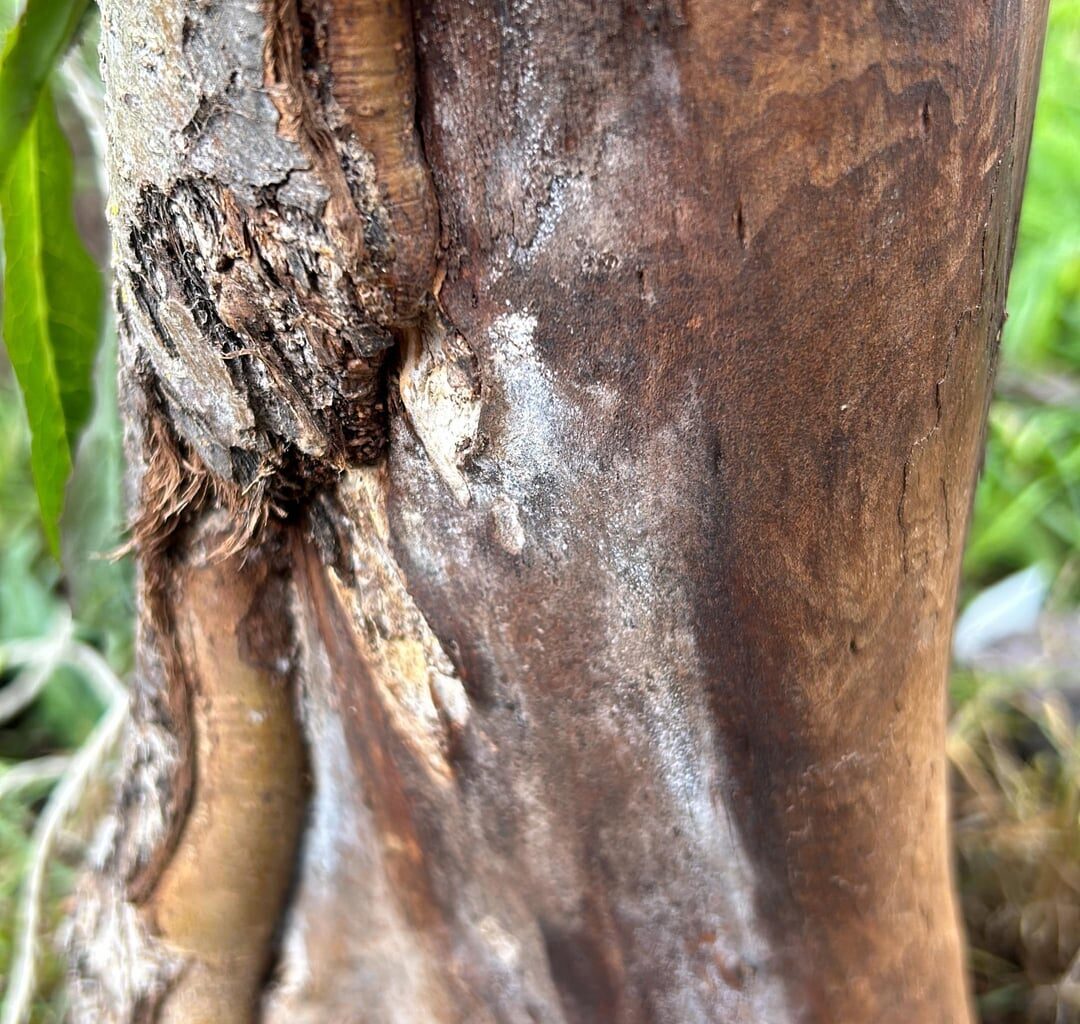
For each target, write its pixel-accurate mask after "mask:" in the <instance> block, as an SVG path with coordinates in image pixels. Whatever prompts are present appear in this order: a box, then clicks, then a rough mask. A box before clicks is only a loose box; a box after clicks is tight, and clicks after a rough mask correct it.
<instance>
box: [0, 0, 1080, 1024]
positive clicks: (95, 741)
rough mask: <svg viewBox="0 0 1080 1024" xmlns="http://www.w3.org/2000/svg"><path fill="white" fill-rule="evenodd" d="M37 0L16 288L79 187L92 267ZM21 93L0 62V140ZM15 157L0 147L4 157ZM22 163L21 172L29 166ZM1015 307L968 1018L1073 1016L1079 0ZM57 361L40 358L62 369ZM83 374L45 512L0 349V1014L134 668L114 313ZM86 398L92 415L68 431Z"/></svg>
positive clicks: (94, 245)
mask: <svg viewBox="0 0 1080 1024" xmlns="http://www.w3.org/2000/svg"><path fill="white" fill-rule="evenodd" d="M48 3H52V4H53V8H52V9H51V17H52V19H53V20H52V21H50V22H49V23H48V24H49V25H51V26H53V27H55V25H57V24H60V21H58V20H57V19H60V18H61V15H62V16H63V18H66V19H67V22H64V24H67V23H68V22H70V23H71V24H76V23H79V22H80V21H81V29H80V31H79V33H78V37H79V41H78V43H77V45H76V47H75V49H74V50H73V52H71V53H70V54H69V55H68V56H67V58H66V59H65V61H64V63H63V64H62V65H61V66H60V67H58V69H57V70H55V71H54V72H52V74H51V80H50V86H51V93H52V96H53V97H54V98H55V109H56V113H57V115H58V117H59V121H60V124H61V125H62V126H63V128H64V132H65V135H66V137H67V139H68V141H69V143H70V147H71V150H72V152H73V155H74V164H73V174H72V176H71V179H70V182H69V183H68V185H65V184H64V181H63V180H61V182H60V187H59V191H58V190H57V187H56V180H57V179H56V173H57V172H56V166H57V164H56V161H60V162H61V163H62V162H63V161H64V160H65V159H66V158H65V156H64V153H63V147H61V149H60V151H59V152H57V148H56V146H55V144H54V143H55V140H54V141H53V144H52V149H50V148H49V146H50V141H49V138H48V137H47V136H42V137H41V138H40V139H39V142H40V145H39V148H38V150H37V153H38V156H39V158H40V159H39V162H38V165H37V169H36V170H35V172H34V173H38V174H41V175H45V176H47V175H50V174H51V175H52V178H51V179H49V181H46V182H45V184H46V186H47V187H46V188H45V189H44V193H41V192H40V190H39V194H38V200H37V202H38V206H36V207H33V208H32V209H31V208H30V207H29V206H28V205H27V204H28V202H29V200H27V198H26V197H27V196H28V195H30V196H31V198H33V194H32V191H31V192H28V191H27V189H26V188H25V187H23V188H22V190H21V191H20V189H19V188H18V187H15V188H13V187H12V185H11V180H10V179H11V175H12V170H11V168H10V167H9V168H8V172H7V174H8V182H7V183H6V184H5V185H4V187H3V188H2V189H0V208H2V210H0V212H2V214H3V217H4V221H5V229H6V232H7V239H6V241H7V242H8V243H9V258H8V267H7V268H6V269H7V271H8V274H9V277H8V280H9V281H10V273H11V270H12V260H11V257H10V251H11V249H10V245H11V243H12V239H15V238H21V237H25V236H26V232H28V231H29V232H30V233H31V237H32V234H33V231H34V230H36V229H35V223H36V222H35V221H34V220H33V217H36V218H37V221H39V222H41V223H38V224H37V229H40V228H41V224H43V223H44V222H45V221H46V220H47V219H48V218H49V217H54V218H55V217H56V216H61V217H62V216H66V215H67V213H68V212H70V211H67V210H65V209H60V210H59V211H56V210H53V211H52V212H50V211H49V210H47V209H46V208H45V207H46V205H47V202H45V201H44V200H42V199H41V194H46V199H47V198H48V196H51V197H52V198H53V199H55V198H56V196H57V195H59V196H60V197H61V199H62V201H63V202H66V203H67V204H68V205H72V203H73V208H74V213H75V217H76V220H77V221H78V225H79V230H80V234H81V236H82V238H83V239H84V241H85V243H86V245H87V248H88V249H89V250H90V252H91V253H92V254H93V256H94V257H95V260H96V263H97V265H98V266H104V265H105V263H106V262H107V260H106V251H107V246H106V241H105V233H104V227H103V224H102V217H101V210H102V209H103V205H104V204H103V198H102V190H101V183H100V173H101V172H100V154H99V152H98V144H97V142H96V139H97V135H98V132H99V130H100V129H99V124H100V120H99V118H100V102H101V97H100V83H99V82H98V80H97V77H96V76H97V71H96V57H95V45H94V44H95V40H94V23H93V20H92V17H91V16H87V15H83V13H82V10H81V9H80V8H79V6H78V4H74V5H72V4H71V3H68V4H67V5H66V6H64V5H63V4H62V3H56V2H54V0H43V4H48ZM84 6H85V5H84ZM14 13H15V11H14V0H0V30H3V29H6V28H7V27H9V26H10V25H11V24H12V23H13V21H14ZM46 34H47V33H46ZM54 35H55V33H54ZM10 38H11V37H10V36H9V39H10ZM65 41H66V40H65ZM38 42H40V40H38ZM45 43H46V44H48V43H49V41H48V39H46V40H45ZM12 45H13V44H11V43H10V42H9V45H8V54H9V56H10V53H11V50H12ZM42 45H45V44H42ZM49 45H52V44H49ZM5 60H7V58H5ZM8 77H9V78H10V76H8ZM20 82H22V84H21V85H20V86H19V89H20V90H21V93H20V95H22V94H23V93H25V92H26V90H25V88H24V87H23V86H24V85H25V82H24V81H23V80H20ZM4 89H7V90H8V94H7V96H5V95H4V94H3V90H4ZM15 91H18V90H13V87H12V86H11V83H10V81H9V80H8V79H6V78H5V77H4V74H3V71H2V69H0V144H2V143H3V142H5V141H6V137H5V135H4V132H5V130H6V129H5V125H6V123H7V122H6V121H5V118H8V117H9V115H10V114H11V108H12V106H13V101H12V96H14V94H15ZM32 99H33V102H35V103H37V102H40V100H39V99H38V97H37V96H36V95H35V96H34V97H32ZM48 102H49V103H50V104H51V103H52V102H53V101H52V100H51V99H50V100H48ZM35 123H37V122H35ZM47 127H48V126H46V128H47ZM24 145H25V144H24V143H20V146H24ZM10 155H11V154H4V153H0V171H2V170H3V167H4V166H5V165H6V164H8V163H10V162H11V161H10V160H9V159H8V157H9V156H10ZM50 161H52V162H51V163H50ZM62 170H63V169H62V168H61V172H60V178H61V179H63V178H64V175H63V173H62ZM15 172H16V173H24V174H25V173H27V171H26V166H25V164H24V165H23V167H22V171H21V172H20V171H19V168H18V167H16V168H15ZM42 180H44V178H43V179H42ZM23 184H24V185H25V181H24V182H23ZM68 186H70V188H68ZM20 197H21V198H20ZM28 210H29V214H28ZM31 214H32V215H33V216H31V217H30V220H28V219H27V218H28V216H30V215H31ZM45 255H47V254H45ZM42 259H43V261H44V259H45V256H43V257H42ZM43 265H44V262H43ZM45 270H46V271H48V267H46V268H45ZM55 270H56V268H53V271H54V276H55ZM43 274H44V272H43ZM88 274H89V277H88ZM96 276H97V272H96V271H94V270H93V267H92V265H91V267H90V270H89V271H88V270H87V267H86V266H85V265H80V266H76V267H75V268H74V269H73V270H72V269H71V268H68V270H67V276H66V277H61V278H60V287H59V290H57V285H56V283H55V282H54V283H52V284H50V281H49V278H48V276H47V274H44V276H43V280H44V282H45V293H44V294H46V298H47V299H49V300H50V301H51V302H52V303H53V305H54V306H56V307H58V308H59V307H64V308H67V307H71V306H75V307H79V306H80V303H81V306H82V310H83V315H84V317H85V316H86V315H95V314H94V311H93V310H92V309H89V312H88V297H89V298H90V299H92V298H93V289H94V288H95V287H99V285H95V282H94V280H93V278H95V277H96ZM39 283H40V282H39ZM49 287H52V288H53V291H52V292H49V291H48V288H49ZM12 289H13V286H12V285H9V291H11V290H12ZM76 291H79V292H80V294H79V295H74V294H73V293H74V292H76ZM84 300H87V301H84ZM95 301H96V300H95ZM7 305H8V306H9V308H8V309H6V310H5V323H6V325H7V331H8V334H9V335H10V337H9V338H8V339H7V340H8V345H9V349H10V350H11V352H12V354H13V356H16V355H17V353H16V348H17V345H18V343H19V342H18V339H17V338H15V335H14V333H13V332H14V331H15V330H20V331H25V330H26V329H29V328H26V327H25V324H26V323H28V322H29V321H26V320H25V319H24V320H23V321H13V320H12V319H11V318H10V316H11V308H10V303H8V304H7ZM50 308H52V307H50ZM1009 310H1010V319H1009V322H1008V325H1007V328H1006V332H1005V337H1004V341H1003V345H1002V352H1001V363H1000V367H999V374H998V387H997V397H996V399H995V402H994V404H993V406H992V408H991V412H990V424H989V429H988V443H987V453H986V462H985V468H984V472H983V476H982V480H981V483H980V486H979V490H978V495H977V498H976V502H975V510H974V520H973V524H972V527H971V532H970V536H969V540H968V547H967V554H966V558H965V563H964V585H963V597H962V603H963V606H964V611H963V614H962V616H961V620H960V622H959V624H958V628H957V639H956V661H957V665H956V669H955V671H954V675H953V681H952V693H953V707H954V711H953V718H952V723H951V727H950V739H949V753H950V757H951V758H952V761H953V763H954V766H955V769H956V770H955V773H954V774H955V783H954V785H955V799H954V805H955V818H956V848H957V864H958V872H959V880H960V886H961V893H962V899H963V908H964V914H965V917H966V920H967V924H968V930H969V937H970V944H971V950H970V957H971V966H972V972H973V977H974V982H975V986H976V991H977V995H978V999H979V1007H980V1012H981V1014H982V1017H983V1020H984V1021H986V1022H988V1024H1020V1022H1024V1024H1028V1022H1030V1024H1072V1022H1080V740H1078V734H1077V726H1076V715H1077V713H1078V712H1080V613H1078V611H1077V606H1078V603H1080V0H1053V4H1052V9H1051V16H1050V32H1049V37H1048V40H1047V46H1046V58H1045V64H1044V70H1043V79H1042V88H1041V93H1040V98H1039V106H1038V113H1037V117H1036V124H1035V136H1034V143H1033V148H1032V157H1031V165H1030V171H1029V176H1028V185H1027V192H1026V196H1025V200H1024V209H1023V216H1022V220H1021V230H1020V242H1019V247H1018V251H1017V255H1016V263H1015V267H1014V270H1013V277H1012V286H1011V290H1010V295H1009ZM54 319H55V318H54ZM61 319H62V318H61ZM20 323H21V324H22V325H23V326H22V327H20V326H19V325H20ZM13 325H14V326H13ZM31 326H33V324H31ZM38 327H40V328H41V330H43V331H45V332H46V334H47V332H48V330H49V329H50V328H49V325H48V324H45V326H43V327H42V326H41V325H40V324H39V325H37V327H34V329H38ZM55 327H56V325H55V323H54V324H53V325H52V329H54V330H55ZM21 336H22V335H21V334H20V337H21ZM13 342H14V343H15V346H14V347H13V344H12V343H13ZM58 344H61V345H62V344H63V339H60V342H58ZM79 351H83V352H84V351H86V350H85V348H84V349H81V350H79ZM91 351H92V349H91ZM76 355H78V352H77V353H76ZM12 361H13V362H15V363H16V364H18V358H13V360H12ZM75 362H76V364H77V363H78V359H76V360H75ZM67 365H68V363H65V362H64V360H63V359H62V358H58V359H57V360H56V369H57V372H58V376H59V375H61V373H60V371H63V370H64V368H65V366H67ZM84 372H85V374H86V380H87V386H86V399H85V409H83V410H82V413H80V411H79V409H77V408H76V409H75V410H74V412H75V415H74V416H70V415H69V416H68V419H67V420H64V423H65V424H68V423H70V424H72V427H73V428H72V430H71V432H70V434H67V435H65V443H66V444H69V454H70V458H71V462H72V465H73V473H72V475H71V479H70V482H69V484H68V486H67V497H66V506H65V511H64V514H63V516H62V517H61V518H60V519H59V528H58V529H54V521H55V515H54V512H55V508H56V500H55V497H53V498H52V499H49V498H43V499H42V501H41V502H39V496H38V493H39V492H40V491H41V489H42V479H43V478H45V479H46V480H47V479H48V477H49V474H50V473H53V471H54V467H51V466H48V465H46V466H45V467H44V469H42V465H41V463H40V459H39V461H38V462H35V458H36V457H37V456H35V455H32V450H31V440H30V435H29V431H28V429H27V419H28V417H27V411H28V410H27V408H26V404H24V399H23V397H21V394H20V389H19V388H18V386H17V384H16V380H15V376H14V374H13V373H12V368H11V364H10V363H8V362H7V361H6V360H4V358H3V356H2V355H0V683H2V684H4V685H3V688H2V689H0V973H2V974H3V976H4V983H5V985H6V986H7V997H6V1002H5V1004H4V1007H3V1010H2V1011H0V1024H16V1022H17V1021H18V1020H19V1019H20V1018H21V1017H23V1016H24V1012H23V1007H24V1005H25V1006H27V1007H28V1013H29V1019H31V1020H32V1021H34V1022H42V1024H43V1022H51V1021H59V1020H60V1019H61V1017H62V1012H63V1007H62V1000H63V990H62V985H60V984H59V982H60V980H61V976H62V967H61V964H60V960H59V958H58V957H57V955H56V953H55V951H54V949H53V944H52V942H51V941H50V937H51V936H53V934H54V932H55V929H56V927H57V925H58V923H59V922H60V921H61V920H62V918H63V913H64V909H65V900H66V899H67V898H68V894H69V892H70V885H71V880H72V877H73V869H74V866H75V865H76V864H77V863H78V860H79V857H80V856H81V854H82V852H83V850H84V848H85V843H86V835H85V828H84V827H83V822H84V821H85V819H86V818H87V817H88V815H87V813H86V811H85V806H86V800H85V798H81V804H82V806H83V811H81V812H80V813H68V812H67V811H66V810H65V807H66V806H74V805H75V804H76V803H79V802H80V795H81V794H82V793H83V792H84V790H85V784H86V781H87V777H88V776H90V775H92V774H93V769H94V767H95V764H96V762H98V761H99V760H100V758H99V756H98V755H99V754H100V753H101V752H102V751H104V750H107V748H108V744H109V740H110V738H111V736H112V735H114V734H115V725H116V721H117V719H116V717H115V716H116V710H115V701H116V695H115V692H114V688H113V684H112V683H111V682H110V679H111V678H114V677H115V678H122V677H123V676H124V675H125V674H126V673H128V672H129V670H130V668H131V632H130V631H131V624H132V620H133V614H134V613H133V606H132V590H131V569H130V565H129V564H127V562H125V561H123V560H119V561H118V560H111V559H110V558H109V557H108V554H109V552H111V551H113V550H115V549H116V548H117V547H118V546H119V545H120V544H121V542H122V513H121V506H122V502H121V488H122V464H121V451H120V449H121V444H120V426H119V422H118V417H117V412H116V393H115V384H114V375H115V344H114V338H113V334H112V331H111V328H110V327H109V326H108V324H107V323H106V326H105V327H104V329H103V330H102V332H101V345H100V349H99V351H98V355H97V361H96V366H95V367H94V368H93V372H92V377H91V376H90V363H89V361H87V362H86V365H85V368H84V369H82V370H81V369H79V368H78V366H76V370H75V371H74V373H75V374H76V375H78V374H79V373H84ZM47 383H48V382H46V384H47ZM43 386H44V385H43ZM60 390H61V389H59V388H58V389H57V390H56V393H55V394H52V395H51V397H50V394H46V393H44V392H43V393H42V394H43V395H44V397H42V396H39V404H40V403H41V402H43V401H44V402H48V401H53V402H54V404H55V405H56V409H57V410H58V412H57V415H58V416H61V417H63V416H65V415H68V414H69V413H70V412H71V409H70V402H67V405H65V396H63V395H61V394H60ZM91 399H92V404H93V411H92V414H90V400H91ZM34 401H35V400H34V399H33V397H31V398H30V400H29V402H28V403H27V404H29V405H30V406H31V408H30V409H29V412H30V419H31V420H33V419H34V416H35V408H33V406H34ZM76 405H78V402H76ZM80 415H82V420H86V416H87V415H89V419H88V421H87V422H88V425H87V426H86V428H85V429H84V430H83V431H82V433H81V439H80V440H79V441H78V444H77V445H76V436H77V430H78V426H79V423H80V419H79V416H80ZM43 473H44V477H43ZM35 479H37V485H38V486H37V489H35ZM47 486H48V484H46V487H47ZM50 500H51V501H52V503H53V504H52V506H50V505H49V501H50ZM41 504H44V505H45V506H46V507H45V516H44V518H43V516H42V512H41V508H40V507H39V506H40V505H41ZM50 507H51V508H52V509H53V511H50ZM50 516H53V519H52V520H50ZM43 524H44V525H43ZM53 541H55V542H56V545H57V550H58V552H59V560H57V558H56V557H54V555H53V553H51V551H50V546H51V543H52V542H53ZM106 666H108V667H106ZM110 706H112V708H113V710H112V712H109V710H108V709H109V707H110ZM110 713H111V714H112V715H113V718H112V720H111V721H110V719H109V714H110ZM106 726H108V728H106ZM110 730H112V731H110ZM91 748H92V749H91ZM88 749H89V750H90V754H91V755H92V756H90V757H87V756H85V755H86V752H87V751H88ZM73 782H74V783H76V784H74V785H73V784H72V783H73ZM37 906H40V908H41V921H40V923H39V924H38V925H37V926H36V930H37V931H38V932H39V933H40V934H41V936H42V940H41V941H40V942H39V943H37V949H36V955H32V954H34V944H33V942H32V941H29V942H28V941H27V938H28V936H27V931H26V927H27V915H28V913H31V916H32V911H33V909H34V907H37ZM31 924H32V925H33V922H31ZM30 938H31V939H32V936H30ZM20 948H21V950H22V954H23V955H22V960H23V961H26V959H27V957H28V956H29V959H30V961H31V962H33V961H35V960H36V966H37V972H36V983H35V984H33V985H30V979H29V977H28V973H27V972H26V970H25V966H26V964H25V962H24V963H23V964H22V966H21V967H20ZM13 978H14V982H13V981H12V979H13ZM28 986H29V987H28ZM20 987H22V989H24V990H25V991H24V992H23V993H22V994H20V992H19V991H15V990H16V989H19V988H20ZM24 997H25V998H24Z"/></svg>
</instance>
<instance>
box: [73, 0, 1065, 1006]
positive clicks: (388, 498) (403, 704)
mask: <svg viewBox="0 0 1080 1024" xmlns="http://www.w3.org/2000/svg"><path fill="white" fill-rule="evenodd" d="M1044 19H1045V4H1044V3H1043V0H993V2H990V3H983V2H981V0H961V2H957V3H953V4H944V3H938V2H928V0H911V2H885V0H881V2H870V0H867V2H854V0H844V2H839V3H835V4H829V5H814V4H806V5H804V4H787V3H753V4H751V3H743V2H727V0H723V2H720V0H717V2H711V3H705V2H698V3H689V2H688V3H685V4H683V3H678V2H671V3H625V4H621V3H612V4H599V5H591V4H588V3H585V2H583V0H581V2H579V0H552V2H545V3H534V2H526V0H522V2H517V3H510V4H506V3H490V4H489V3H466V2H464V0H417V2H416V3H414V5H413V7H412V9H411V10H410V9H409V8H408V6H407V5H405V4H404V3H400V2H388V3H368V2H365V0H325V2H321V3H320V2H317V0H267V2H266V3H265V4H263V5H260V4H258V3H256V2H254V0H249V2H248V3H246V4H241V3H234V2H224V0H210V2H208V3H199V4H195V3H188V2H186V0H156V2H155V3H152V4H147V5H142V6H139V5H133V4H128V3H121V2H118V0H110V2H106V3H105V4H104V24H103V29H104V31H103V40H104V41H103V58H104V64H105V71H106V79H107V86H108V90H109V101H110V128H111V138H112V150H113V151H112V189H113V198H112V202H111V216H112V223H113V229H114V238H115V246H116V264H117V277H118V301H119V307H120V313H121V322H122V325H123V336H124V345H123V348H124V355H123V359H124V369H123V377H124V383H125V393H126V399H125V401H126V411H127V415H128V418H129V423H130V425H131V453H132V457H133V462H134V466H135V469H134V472H133V500H134V502H135V514H134V536H135V541H136V544H137V546H138V548H139V551H140V559H141V572H142V585H141V595H142V597H141V601H142V605H141V619H140V680H139V691H138V707H137V712H138V713H137V721H136V725H135V727H134V728H133V730H132V736H131V738H130V744H129V755H128V765H127V771H126V779H125V784H124V790H123V794H122V795H123V800H122V802H121V808H120V811H119V812H118V814H117V817H116V820H115V822H114V823H113V828H112V831H111V832H110V834H109V835H108V836H107V837H106V838H105V840H104V841H103V843H102V847H101V855H100V858H99V864H98V869H99V870H98V871H97V872H96V874H95V876H94V877H93V878H92V879H90V880H89V881H88V883H87V885H86V887H85V890H84V892H83V898H82V900H81V903H80V910H79V920H78V922H77V925H78V927H77V929H76V933H77V938H76V940H75V946H76V948H77V950H78V959H77V970H78V979H77V982H76V985H75V986H74V992H73V995H74V999H75V1005H76V1008H75V1016H76V1018H77V1019H80V1020H93V1021H134V1020H142V1019H150V1018H152V1017H153V1015H154V1014H158V1015H159V1017H160V1019H162V1020H167V1021H173V1020H176V1021H179V1020H188V1021H193V1022H201V1021H226V1022H230V1021H246V1020H250V1019H253V1018H256V1017H258V1018H259V1019H262V1020H265V1021H267V1022H270V1024H285V1022H289V1024H292V1022H306V1021H311V1022H315V1021H334V1022H350V1021H356V1022H365V1024H367V1022H371V1024H390V1022H393V1024H418V1022H425V1024H426V1022H435V1021H444V1022H465V1021H468V1022H474V1021H492V1022H499V1024H502V1022H515V1024H516V1022H519V1021H520V1022H541V1021H542V1022H551V1024H556V1022H557V1024H585V1022H589V1024H592V1022H613V1024H667V1022H670V1024H695V1022H714V1024H729V1022H732V1024H733V1022H739V1021H753V1022H761V1021H768V1022H769V1024H784V1022H796V1021H822V1022H824V1021H837V1022H845V1024H856V1022H858V1024H862V1022H867V1021H875V1022H891V1021H895V1022H905V1024H906V1022H910V1021H920V1022H936V1021H940V1022H942V1024H946V1022H948V1024H955V1022H959V1021H963V1020H966V1019H968V1018H969V1015H970V1010H969V1006H968V997H967V991H966V983H965V979H964V968H963V962H962V953H961V939H960V934H959V928H958V922H957V916H956V909H955V903H954V899H953V893H952V881H951V868H950V852H949V840H948V825H947V806H946V777H945V760H944V748H943V730H944V721H945V689H944V684H945V676H946V670H947V663H948V647H949V637H950V631H951V625H952V617H953V608H954V603H955V596H956V584H957V576H958V571H959V561H960V555H961V550H962V544H963V538H964V532H965V526H966V521H967V515H968V509H969V505H970V501H971V493H972V487H973V485H974V480H975V475H976V468H977V462H978V459H979V454H980V450H981V444H982V433H983V428H984V422H985V412H986V404H987V401H988V396H989V383H990V377H991V370H992V364H993V359H994V353H995V351H996V346H997V341H998V338H999V335H1000V329H1001V324H1002V318H1003V304H1004V296H1005V285H1006V279H1007V272H1008V264H1009V259H1010V257H1011V250H1012V245H1013V240H1014V233H1015V222H1016V215H1017V212H1018V204H1019V198H1020V191H1021V186H1022V180H1023V171H1024V165H1025V161H1026V153H1027V143H1028V137H1029V131H1030V122H1031V113H1032V105H1033V102H1034V93H1035V88H1034V83H1035V80H1036V75H1037V68H1038V53H1039V47H1040V43H1041V33H1042V29H1043V22H1044ZM283 709H291V710H290V714H283V713H282V712H283ZM301 735H302V737H303V749H301V745H300V742H299V737H300V736H301ZM193 867H194V870H193ZM193 879H197V884H194V882H193ZM253 879H255V880H257V883H258V884H257V885H254V886H253V882H252V880H253ZM257 894H259V895H262V896H264V897H265V898H256V897H257ZM115 965H119V966H115Z"/></svg>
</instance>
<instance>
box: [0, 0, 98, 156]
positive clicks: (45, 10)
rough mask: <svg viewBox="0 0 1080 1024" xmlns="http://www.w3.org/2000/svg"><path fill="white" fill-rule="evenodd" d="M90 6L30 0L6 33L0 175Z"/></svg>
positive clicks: (83, 1)
mask: <svg viewBox="0 0 1080 1024" xmlns="http://www.w3.org/2000/svg"><path fill="white" fill-rule="evenodd" d="M89 6H90V4H89V2H88V0H29V2H28V3H27V5H26V9H25V10H24V11H23V16H22V17H21V18H20V19H19V23H18V25H17V26H16V27H15V30H14V32H12V33H11V36H10V38H9V40H8V45H7V47H6V48H5V51H4V58H3V63H0V178H2V177H3V176H4V173H5V172H6V171H7V168H8V167H9V166H10V163H11V161H12V159H13V158H14V156H15V153H16V151H17V148H18V145H19V142H20V140H21V139H22V137H23V133H24V132H25V131H26V130H27V129H28V128H29V126H30V122H31V121H32V120H33V118H34V114H35V111H37V109H38V101H39V98H40V97H41V94H42V92H43V91H44V89H45V84H46V83H47V82H48V80H49V75H51V74H52V70H53V68H54V67H55V66H56V62H57V61H58V60H59V59H60V58H61V56H63V54H64V52H65V51H66V50H67V48H68V46H70V45H71V41H72V39H73V38H74V36H75V32H76V31H77V29H78V27H79V23H80V22H81V21H82V18H83V15H84V14H85V13H86V11H87V9H88V8H89Z"/></svg>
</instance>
